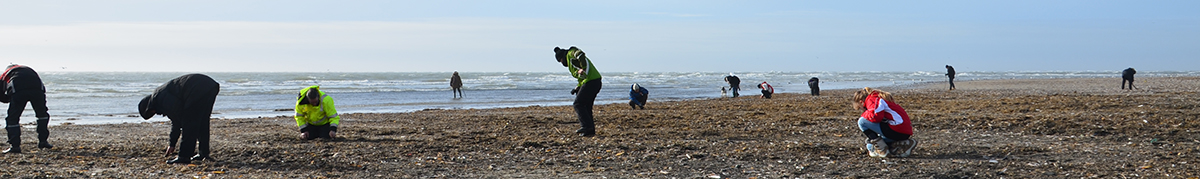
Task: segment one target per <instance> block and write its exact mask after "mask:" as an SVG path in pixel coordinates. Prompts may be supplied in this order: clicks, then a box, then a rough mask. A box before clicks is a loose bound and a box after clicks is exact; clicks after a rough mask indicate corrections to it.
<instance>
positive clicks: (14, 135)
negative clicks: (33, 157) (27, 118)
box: [4, 126, 21, 153]
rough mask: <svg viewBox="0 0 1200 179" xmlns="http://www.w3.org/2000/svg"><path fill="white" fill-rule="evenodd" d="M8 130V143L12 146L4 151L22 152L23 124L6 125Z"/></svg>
mask: <svg viewBox="0 0 1200 179" xmlns="http://www.w3.org/2000/svg"><path fill="white" fill-rule="evenodd" d="M4 129H5V130H8V144H9V145H12V147H10V148H8V150H4V153H21V126H15V127H6V128H4Z"/></svg>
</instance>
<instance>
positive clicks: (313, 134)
mask: <svg viewBox="0 0 1200 179" xmlns="http://www.w3.org/2000/svg"><path fill="white" fill-rule="evenodd" d="M301 131H306V132H308V138H304V139H305V140H313V139H317V138H322V139H333V136H329V131H333V128H332V127H329V124H325V125H319V126H317V125H308V127H304V129H301Z"/></svg>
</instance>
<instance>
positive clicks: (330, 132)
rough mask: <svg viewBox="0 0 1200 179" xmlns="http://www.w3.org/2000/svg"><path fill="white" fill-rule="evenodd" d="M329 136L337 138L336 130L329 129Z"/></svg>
mask: <svg viewBox="0 0 1200 179" xmlns="http://www.w3.org/2000/svg"><path fill="white" fill-rule="evenodd" d="M329 138H331V139H336V138H337V131H329Z"/></svg>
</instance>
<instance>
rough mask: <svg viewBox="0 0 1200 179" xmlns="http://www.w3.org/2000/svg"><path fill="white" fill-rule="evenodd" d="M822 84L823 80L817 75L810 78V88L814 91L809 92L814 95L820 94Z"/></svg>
mask: <svg viewBox="0 0 1200 179" xmlns="http://www.w3.org/2000/svg"><path fill="white" fill-rule="evenodd" d="M820 85H821V80H819V79H817V77H812V78H809V79H808V89H809V90H812V92H809V93H810V94H812V95H813V96H820V95H821V87H820Z"/></svg>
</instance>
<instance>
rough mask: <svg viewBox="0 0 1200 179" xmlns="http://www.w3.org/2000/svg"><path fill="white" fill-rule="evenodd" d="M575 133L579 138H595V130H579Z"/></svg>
mask: <svg viewBox="0 0 1200 179" xmlns="http://www.w3.org/2000/svg"><path fill="white" fill-rule="evenodd" d="M575 133H576V134H579V136H581V137H592V136H596V129H583V128H580V129H579V130H575Z"/></svg>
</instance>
